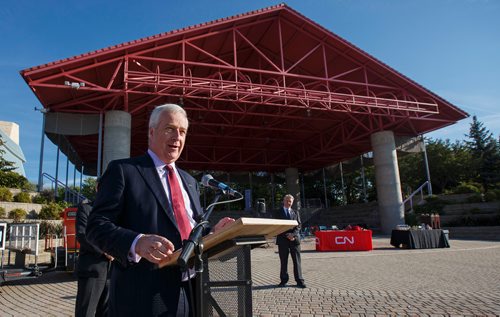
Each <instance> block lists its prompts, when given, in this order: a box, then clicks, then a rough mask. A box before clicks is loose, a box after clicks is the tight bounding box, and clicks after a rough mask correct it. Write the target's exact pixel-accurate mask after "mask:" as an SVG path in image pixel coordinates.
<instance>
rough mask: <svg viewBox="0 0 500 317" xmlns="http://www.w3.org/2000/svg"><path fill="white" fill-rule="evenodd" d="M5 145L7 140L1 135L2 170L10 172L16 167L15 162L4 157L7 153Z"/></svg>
mask: <svg viewBox="0 0 500 317" xmlns="http://www.w3.org/2000/svg"><path fill="white" fill-rule="evenodd" d="M4 147H5V142H4V141H3V139H2V137H1V136H0V172H10V171H13V170H15V169H16V168H15V166H14V163H13V162H10V161H7V160H6V159H5V158H4V155H5V150H4Z"/></svg>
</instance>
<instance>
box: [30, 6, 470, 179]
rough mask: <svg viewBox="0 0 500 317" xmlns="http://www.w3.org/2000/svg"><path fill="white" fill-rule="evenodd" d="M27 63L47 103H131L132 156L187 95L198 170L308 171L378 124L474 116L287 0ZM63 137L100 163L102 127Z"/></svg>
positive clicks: (400, 131)
mask: <svg viewBox="0 0 500 317" xmlns="http://www.w3.org/2000/svg"><path fill="white" fill-rule="evenodd" d="M21 74H22V76H23V77H24V78H25V80H26V82H27V83H28V85H29V86H30V87H31V88H32V89H33V91H34V93H35V94H36V95H37V97H38V98H39V100H40V101H41V103H42V104H43V106H44V107H46V108H49V109H50V111H51V112H72V113H89V114H95V113H104V114H105V112H106V111H109V110H123V111H127V112H129V113H131V115H132V148H131V155H132V156H134V155H138V154H141V153H143V152H144V151H145V149H146V147H147V120H148V117H149V113H150V112H151V110H152V109H153V108H154V107H155V106H157V105H159V104H162V103H165V102H174V103H180V104H182V105H183V106H184V108H185V109H186V110H187V112H188V114H189V117H190V121H191V125H190V131H189V135H188V141H187V144H186V148H185V150H184V153H183V157H182V159H181V164H182V165H183V166H184V167H185V168H189V169H196V170H226V171H236V170H239V171H252V170H262V171H282V170H283V169H284V168H286V167H297V168H299V169H301V170H312V169H317V168H320V167H324V166H327V165H330V164H333V163H336V162H339V161H341V160H344V159H348V158H351V157H353V156H356V155H359V154H361V153H364V152H367V151H370V148H371V146H370V135H371V134H372V133H374V132H377V131H382V130H392V131H394V132H395V134H396V135H404V136H416V135H419V134H422V133H425V132H429V131H432V130H435V129H438V128H441V127H443V126H447V125H450V124H453V123H455V122H456V121H458V120H460V119H462V118H465V117H466V116H467V114H466V113H465V112H464V111H462V110H460V109H458V108H457V107H455V106H453V105H452V104H450V103H449V102H447V101H446V100H443V99H442V98H440V97H439V96H437V95H435V94H433V93H432V92H430V91H428V90H426V89H425V88H423V87H421V86H420V85H418V84H417V83H415V82H413V81H411V80H410V79H408V78H406V77H404V76H403V75H402V74H400V73H398V72H396V71H395V70H393V69H391V68H390V67H388V66H387V65H385V64H383V63H382V62H380V61H378V60H376V59H375V58H373V57H371V56H370V55H368V54H367V53H365V52H363V51H362V50H360V49H359V48H357V47H355V46H354V45H352V44H350V43H348V42H347V41H345V40H343V39H342V38H340V37H338V36H337V35H335V34H333V33H331V32H330V31H328V30H325V29H324V28H322V27H321V26H319V25H317V24H316V23H315V22H313V21H311V20H309V19H307V18H306V17H304V16H302V15H301V14H300V13H298V12H296V11H294V10H293V9H291V8H290V7H288V6H286V5H284V4H281V5H277V6H273V7H269V8H266V9H262V10H258V11H253V12H249V13H246V14H242V15H238V16H234V17H230V18H226V19H221V20H217V21H213V22H210V23H205V24H200V25H196V26H193V27H188V28H185V29H181V30H177V31H172V32H168V33H164V34H159V35H156V36H152V37H148V38H145V39H141V40H137V41H133V42H128V43H124V44H121V45H118V46H113V47H109V48H106V49H102V50H98V51H95V52H91V53H87V54H83V55H80V56H77V57H73V58H69V59H65V60H61V61H57V62H53V63H50V64H46V65H42V66H38V67H33V68H31V69H27V70H24V71H22V72H21ZM67 139H68V140H69V141H70V143H71V144H72V146H73V148H74V150H75V151H76V152H77V153H78V155H79V156H80V158H81V159H82V160H83V162H84V165H85V168H86V169H87V167H89V166H90V167H92V166H95V164H96V160H97V136H91V137H76V136H69V137H67Z"/></svg>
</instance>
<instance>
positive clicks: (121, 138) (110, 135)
mask: <svg viewBox="0 0 500 317" xmlns="http://www.w3.org/2000/svg"><path fill="white" fill-rule="evenodd" d="M131 122H132V117H131V115H130V113H128V112H125V111H118V110H112V111H108V112H106V116H105V120H104V142H103V143H104V144H103V161H102V170H103V171H105V170H106V167H108V164H109V162H111V161H112V160H116V159H122V158H128V157H130V130H131Z"/></svg>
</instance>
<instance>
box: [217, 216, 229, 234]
mask: <svg viewBox="0 0 500 317" xmlns="http://www.w3.org/2000/svg"><path fill="white" fill-rule="evenodd" d="M233 222H234V219H233V218H229V217H224V218H222V219H221V220H219V222H218V223H217V224H216V225H215V227H214V229H213V232H214V233H215V232H217V231H219V230H220V229H222V228H224V227H225V226H227V225H228V224H230V223H233Z"/></svg>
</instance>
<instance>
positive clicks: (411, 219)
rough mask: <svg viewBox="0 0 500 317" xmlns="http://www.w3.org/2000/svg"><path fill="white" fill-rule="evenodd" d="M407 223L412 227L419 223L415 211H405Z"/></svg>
mask: <svg viewBox="0 0 500 317" xmlns="http://www.w3.org/2000/svg"><path fill="white" fill-rule="evenodd" d="M405 223H406V224H407V225H409V226H410V227H413V226H416V225H417V224H418V221H417V215H416V214H415V213H409V212H407V213H405Z"/></svg>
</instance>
